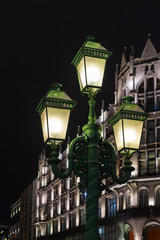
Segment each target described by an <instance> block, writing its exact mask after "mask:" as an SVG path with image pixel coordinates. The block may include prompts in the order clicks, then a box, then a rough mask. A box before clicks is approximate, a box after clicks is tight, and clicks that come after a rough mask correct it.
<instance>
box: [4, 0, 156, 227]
mask: <svg viewBox="0 0 160 240" xmlns="http://www.w3.org/2000/svg"><path fill="white" fill-rule="evenodd" d="M51 2H52V3H53V4H50V2H49V1H47V0H44V1H41V0H39V1H35V0H33V1H31V0H30V1H27V0H25V1H24V0H21V1H9V0H5V1H1V3H0V90H1V91H0V96H1V115H0V136H1V151H0V158H1V159H0V225H2V224H9V215H10V207H11V205H12V204H13V203H14V202H15V201H17V200H18V198H19V197H20V194H21V192H23V191H24V189H25V188H26V187H27V186H28V185H29V184H30V183H31V182H32V180H33V179H34V178H36V177H37V170H38V157H39V154H40V152H41V149H42V147H43V138H42V131H41V123H40V119H39V116H38V114H37V113H36V112H35V108H36V106H37V104H38V103H39V101H40V99H41V98H42V97H43V95H44V94H45V93H46V92H47V90H48V86H49V84H50V83H53V82H59V83H61V84H62V85H63V88H64V90H65V91H66V92H67V93H68V95H69V96H70V97H71V98H72V99H74V100H76V101H78V103H77V105H76V107H75V109H74V110H73V111H72V113H71V118H70V124H69V128H68V134H67V135H68V136H71V139H72V138H74V137H75V136H76V131H77V125H80V126H81V127H82V126H83V125H84V124H85V123H87V116H88V105H87V97H86V96H82V95H81V93H80V90H79V85H78V79H77V76H76V71H75V69H74V67H73V66H72V65H71V64H70V63H71V61H72V59H73V57H74V56H75V54H76V52H77V51H78V50H79V48H80V47H81V46H82V44H83V42H84V40H85V37H86V36H87V35H89V34H93V35H94V36H95V37H96V38H97V39H98V40H99V41H100V42H101V43H102V45H103V46H104V47H105V48H107V49H108V50H110V51H112V56H111V57H110V59H109V61H108V62H107V65H106V72H105V76H104V84H103V89H102V92H101V93H100V94H98V96H97V109H96V112H97V116H98V115H99V114H100V107H101V102H102V100H103V99H104V100H105V107H106V108H107V107H108V104H109V103H113V101H114V72H115V64H116V63H120V59H121V54H122V51H123V48H124V47H125V46H126V47H128V51H129V49H130V46H131V45H134V46H135V55H136V56H140V55H141V53H142V51H143V48H144V45H145V43H146V41H147V37H148V33H150V34H151V40H152V42H153V44H154V46H155V48H156V49H157V51H160V34H159V25H160V2H159V0H157V1H154V0H152V1H146V0H145V1H144V0H141V1H140V0H139V1H137V0H134V1H133V0H129V1H123V0H121V1H119V0H117V1H116V0H112V1H107V0H106V1H103V0H102V1H90V0H89V1H87V0H86V1H70V0H66V1H65V0H58V1H56V0H54V1H51ZM2 4H3V5H2Z"/></svg>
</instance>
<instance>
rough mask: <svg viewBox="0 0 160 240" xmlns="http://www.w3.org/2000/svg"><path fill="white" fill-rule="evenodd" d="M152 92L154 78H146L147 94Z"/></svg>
mask: <svg viewBox="0 0 160 240" xmlns="http://www.w3.org/2000/svg"><path fill="white" fill-rule="evenodd" d="M150 91H154V78H153V77H151V78H147V92H150Z"/></svg>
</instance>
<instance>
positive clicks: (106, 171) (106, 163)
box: [99, 140, 115, 195]
mask: <svg viewBox="0 0 160 240" xmlns="http://www.w3.org/2000/svg"><path fill="white" fill-rule="evenodd" d="M114 162H115V152H114V148H113V146H112V144H110V143H109V142H108V141H107V140H103V141H102V142H101V143H100V152H99V176H100V192H99V194H100V195H101V193H102V191H103V190H105V189H106V186H105V185H104V183H103V179H108V178H109V177H110V176H111V175H112V173H111V172H112V164H113V163H114Z"/></svg>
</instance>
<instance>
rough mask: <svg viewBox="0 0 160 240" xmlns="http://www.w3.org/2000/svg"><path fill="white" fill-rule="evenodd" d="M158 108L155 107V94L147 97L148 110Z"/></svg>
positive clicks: (151, 110) (152, 110)
mask: <svg viewBox="0 0 160 240" xmlns="http://www.w3.org/2000/svg"><path fill="white" fill-rule="evenodd" d="M155 110H156V109H155V107H154V96H151V97H147V104H146V111H147V112H154V111H155Z"/></svg>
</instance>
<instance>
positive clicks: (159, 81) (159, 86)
mask: <svg viewBox="0 0 160 240" xmlns="http://www.w3.org/2000/svg"><path fill="white" fill-rule="evenodd" d="M156 90H160V79H159V78H157V86H156Z"/></svg>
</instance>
